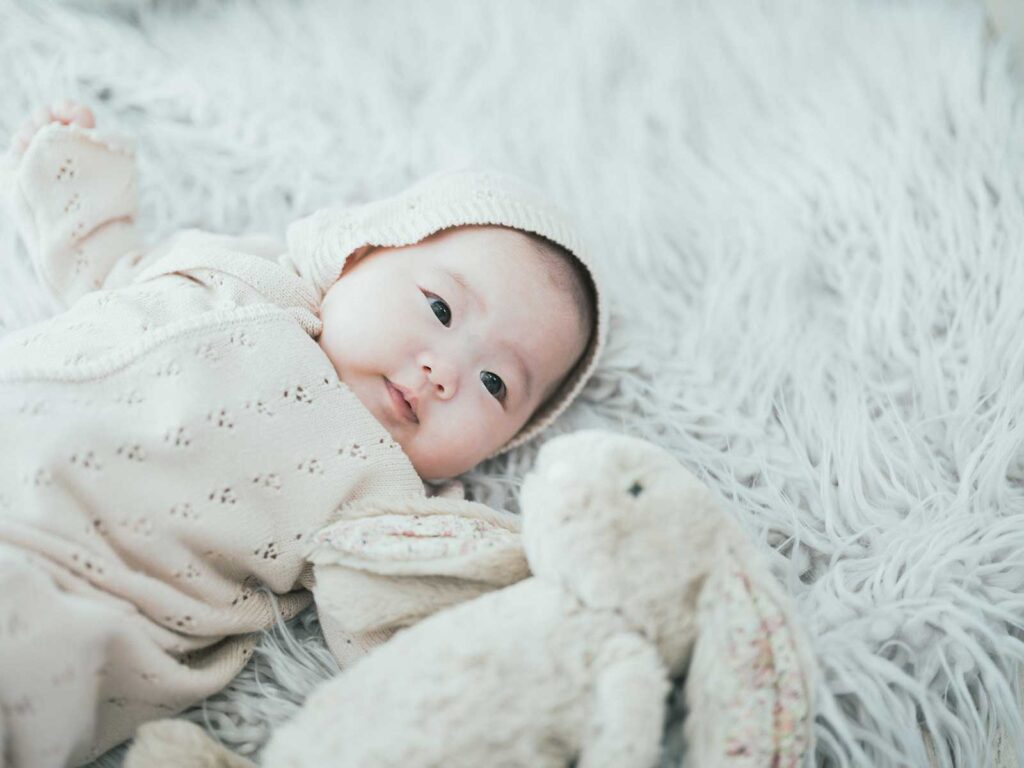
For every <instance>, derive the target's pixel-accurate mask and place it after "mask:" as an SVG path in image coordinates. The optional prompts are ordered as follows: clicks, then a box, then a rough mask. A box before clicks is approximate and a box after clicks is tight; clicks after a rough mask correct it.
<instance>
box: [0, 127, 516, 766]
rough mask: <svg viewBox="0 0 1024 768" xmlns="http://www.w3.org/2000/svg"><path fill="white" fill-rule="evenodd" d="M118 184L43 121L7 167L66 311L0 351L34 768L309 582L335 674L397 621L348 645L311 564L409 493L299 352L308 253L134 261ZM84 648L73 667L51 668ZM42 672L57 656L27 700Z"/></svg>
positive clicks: (0, 687)
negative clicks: (60, 711)
mask: <svg viewBox="0 0 1024 768" xmlns="http://www.w3.org/2000/svg"><path fill="white" fill-rule="evenodd" d="M134 185H135V168H134V158H133V153H132V151H131V149H130V147H127V146H126V145H124V144H117V143H115V142H111V141H109V140H105V139H103V138H102V137H101V136H100V135H99V134H97V133H96V132H95V131H91V130H84V129H80V128H77V127H74V126H63V125H58V124H52V125H50V126H47V127H46V128H44V129H43V130H42V131H40V132H39V134H37V135H36V137H35V138H34V140H33V142H32V144H31V145H30V147H29V149H28V151H27V153H26V154H25V156H24V157H22V158H21V160H20V163H19V165H18V166H17V168H15V169H14V173H13V175H12V176H11V183H10V190H9V191H10V194H11V196H12V200H13V203H14V210H15V214H16V216H17V219H18V222H19V225H20V227H21V229H22V232H23V235H24V237H25V238H26V240H27V241H28V243H29V246H30V250H31V251H32V254H33V258H34V263H35V266H36V268H37V271H38V272H39V276H40V278H41V279H42V280H43V281H44V282H45V283H46V284H47V285H48V286H49V287H50V288H51V290H52V291H53V292H54V293H55V294H56V295H57V296H58V297H60V298H61V299H63V300H64V301H66V302H67V303H68V304H69V305H70V307H69V309H68V310H67V311H65V312H63V313H62V314H60V315H58V316H56V317H54V318H52V319H50V320H48V321H46V322H43V323H40V324H37V325H33V326H30V327H27V328H24V329H20V330H18V331H14V332H12V333H10V334H8V335H7V336H5V337H3V338H0V424H2V425H3V429H2V430H0V591H2V592H4V593H6V596H5V597H0V703H3V704H4V710H5V711H6V712H7V713H8V717H9V718H14V719H17V718H18V717H24V718H25V719H26V720H25V723H22V726H23V727H22V730H21V733H22V737H21V738H22V741H21V742H20V743H19V742H17V741H16V740H15V741H12V742H11V743H12V744H14V746H15V747H17V749H16V750H15V752H14V755H15V757H14V761H13V765H19V764H21V765H29V764H31V765H43V764H44V761H43V758H42V757H40V756H41V755H44V754H50V753H47V752H46V750H47V749H49V750H50V752H52V753H56V752H57V751H59V750H60V749H65V750H66V751H65V753H62V754H60V755H58V757H57V758H56V759H54V758H53V757H52V755H51V756H50V757H47V758H46V759H47V760H53V762H49V763H46V764H53V765H57V764H79V763H81V762H84V761H87V760H89V759H91V758H93V757H94V756H95V755H98V754H100V753H101V752H103V751H105V750H106V749H108V748H110V747H111V746H114V745H116V744H117V743H119V742H121V741H123V740H124V739H126V738H128V737H130V736H131V735H132V733H133V732H134V729H135V727H136V726H137V725H138V724H139V723H141V722H143V721H145V720H148V719H152V718H155V717H165V716H167V715H169V714H173V713H175V712H178V711H181V710H182V709H184V708H186V707H187V706H189V705H191V704H193V703H195V702H197V701H199V700H200V699H202V698H204V697H205V696H208V695H210V694H212V693H214V692H216V691H217V690H219V689H221V688H223V687H224V686H225V685H226V684H227V683H228V682H229V681H230V680H231V679H232V678H233V677H234V676H235V675H236V674H237V673H238V671H239V670H240V669H241V668H242V666H243V665H244V664H245V662H246V659H247V658H248V656H249V654H250V653H251V651H252V648H253V647H254V645H255V644H256V642H257V640H258V634H256V633H258V631H259V630H261V629H264V628H267V627H269V626H270V625H272V624H273V622H274V606H273V603H274V601H275V597H274V596H272V595H271V593H274V595H276V601H277V604H278V605H279V607H280V610H281V611H282V613H283V614H284V616H285V618H287V617H290V616H292V615H294V614H296V613H297V612H298V611H300V610H301V609H303V608H304V607H306V606H307V605H308V604H309V603H310V601H311V599H312V597H311V594H310V592H309V591H307V590H312V592H313V595H314V596H315V598H316V600H317V603H318V605H319V604H321V602H327V603H329V604H330V605H331V608H332V610H333V611H335V612H336V613H335V615H334V616H333V618H332V617H331V616H325V615H324V613H323V611H321V623H322V625H323V626H324V629H325V633H326V634H327V640H328V645H329V646H330V648H331V650H332V652H333V653H334V654H335V656H336V657H337V658H338V659H339V662H341V663H342V665H345V664H347V663H349V662H350V661H351V660H352V658H353V657H355V656H357V655H359V654H360V653H363V652H365V651H366V650H367V649H368V648H369V647H372V646H373V645H374V644H375V643H378V642H380V641H381V640H383V639H385V638H386V637H388V636H389V634H390V632H391V631H393V630H394V627H395V626H399V625H401V624H402V623H403V614H402V611H398V612H397V613H395V614H394V615H391V616H390V618H389V622H390V623H389V622H378V624H376V625H374V626H369V625H366V626H363V627H362V628H363V629H366V630H368V631H367V632H365V633H363V634H362V635H360V636H359V637H358V638H356V640H355V644H353V638H354V637H355V636H354V635H353V634H352V633H351V632H346V631H343V630H344V627H345V626H346V620H345V616H344V612H345V610H346V604H345V603H344V602H339V599H338V595H340V594H343V593H344V589H342V588H341V587H339V585H338V583H337V582H338V573H337V572H334V573H333V574H332V578H331V579H330V580H326V579H325V580H322V581H324V582H327V583H331V584H332V589H335V592H334V595H333V598H332V597H331V596H326V598H325V597H324V596H323V595H322V594H321V593H320V592H319V591H318V581H317V578H316V577H315V574H314V572H313V570H312V568H313V566H311V564H310V563H309V562H308V561H307V560H306V559H305V556H304V553H305V552H306V551H307V543H308V541H309V540H310V538H311V536H312V535H313V534H314V533H316V532H317V531H318V530H320V529H321V528H323V527H324V526H325V525H327V524H328V523H330V522H331V521H332V520H335V519H337V518H338V517H339V516H340V515H341V514H342V513H343V510H344V509H345V508H346V507H347V506H350V505H352V504H353V503H354V502H357V501H359V502H362V503H363V505H364V506H363V509H364V510H365V509H366V502H367V500H369V501H370V502H371V503H370V507H371V508H375V509H377V510H378V511H381V512H384V511H387V510H389V509H396V508H400V507H402V504H403V501H402V500H408V499H420V500H424V499H425V498H426V494H425V489H424V484H423V482H422V481H421V479H420V478H419V477H418V476H417V474H416V472H415V471H414V469H413V467H412V465H411V463H410V462H409V460H408V458H407V457H406V456H405V454H404V453H403V452H402V451H401V449H400V447H399V446H398V445H397V444H396V443H395V442H394V441H393V440H392V439H391V437H390V435H389V434H388V432H387V431H386V430H385V429H384V427H383V426H382V425H380V424H379V423H378V422H377V421H375V420H374V418H373V417H372V416H371V414H370V412H369V411H368V410H367V409H366V408H365V407H364V406H363V405H362V404H361V403H360V402H359V401H358V400H357V399H356V397H355V396H354V395H353V394H352V392H351V391H350V390H349V389H348V388H347V387H346V386H345V384H344V383H343V382H341V381H340V380H339V379H338V377H337V375H336V373H335V371H334V369H333V367H332V365H331V364H330V361H329V360H328V359H327V357H326V355H325V354H324V353H323V352H322V350H321V349H320V347H319V346H318V344H317V343H316V341H315V337H316V336H317V335H318V334H319V333H320V329H321V325H320V321H319V319H318V316H317V307H318V303H317V302H318V297H317V296H316V295H315V294H314V293H313V292H312V291H311V290H310V288H309V285H308V283H306V282H304V281H303V280H302V279H301V278H300V276H299V271H300V269H298V268H294V265H298V266H299V267H301V265H302V264H303V261H304V257H305V254H303V253H301V252H295V250H291V251H289V253H288V254H287V258H282V259H276V257H277V256H279V255H280V254H282V253H283V252H284V251H285V247H284V246H283V245H281V244H279V243H276V242H275V241H273V240H272V239H271V238H267V237H262V236H260V237H249V238H246V237H243V238H232V237H225V236H219V235H213V234H209V233H205V232H201V231H198V230H189V231H186V232H183V233H181V234H179V235H178V236H175V237H174V238H172V239H171V240H169V241H167V242H166V243H163V244H161V245H159V246H157V247H155V248H150V249H146V248H143V247H142V246H141V243H140V240H139V237H138V234H137V232H136V230H135V224H134V219H135V213H136V212H135V195H134ZM97 289H99V290H97ZM438 501H439V502H440V501H441V500H440V499H439V500H438ZM445 503H447V504H448V506H447V507H446V508H447V509H448V510H456V511H457V510H459V509H460V507H459V505H463V507H464V508H465V509H467V510H469V508H471V507H474V506H475V507H479V506H481V505H473V503H472V502H468V501H462V500H445ZM473 512H474V514H476V515H479V512H480V510H479V509H475V510H473ZM491 516H492V518H493V519H494V520H497V521H499V523H500V524H501V525H503V526H504V527H506V528H507V529H508V530H510V531H514V532H518V521H517V520H516V519H515V516H513V515H510V514H509V513H504V512H501V511H500V510H496V511H491ZM42 573H46V574H48V575H49V578H48V579H46V580H41V579H40V578H39V577H38V575H39V574H42ZM525 574H526V571H525V569H522V570H521V572H518V573H513V574H506V575H507V578H506V576H499V577H497V578H496V579H495V581H496V582H501V581H502V580H503V579H504V581H505V583H508V582H510V581H513V580H515V579H517V578H522V577H523V576H524V575H525ZM11 586H15V587H16V589H8V587H11ZM368 586H369V585H368ZM494 586H497V584H496V583H495V584H492V585H491V586H488V587H484V586H483V584H482V582H481V583H480V584H479V588H478V589H477V592H478V591H480V590H482V589H484V588H493V587H494ZM471 593H472V591H470V592H466V593H464V594H463V598H464V597H467V596H470V595H471ZM374 594H375V599H377V600H378V601H379V600H381V597H382V595H383V596H384V597H385V598H386V593H382V592H381V591H380V588H379V585H378V587H377V589H376V591H375V592H374ZM72 598H73V599H74V602H73V603H72V602H69V601H71V600H72ZM321 607H322V606H321ZM404 610H405V614H404V617H405V618H404V623H408V622H409V617H410V616H414V615H415V614H416V611H415V610H409V609H408V607H406V608H405V609H404ZM117 617H120V618H119V619H118V618H117ZM105 622H106V623H105ZM108 624H109V625H110V630H109V632H108V631H107V630H106V629H104V630H102V631H100V627H101V626H107V625H108ZM13 626H20V627H21V628H22V631H21V632H20V633H18V632H6V633H5V631H4V629H3V628H10V627H13ZM57 630H59V631H57ZM55 631H56V634H53V633H54V632H55ZM47 632H51V634H50V635H48V634H47ZM87 647H88V648H92V649H93V650H94V651H95V654H94V656H90V657H89V658H90V659H91V661H89V662H88V663H86V662H80V663H75V664H71V665H69V667H68V669H67V670H66V671H65V670H62V669H61V668H57V667H53V666H52V664H53V659H54V658H57V657H64V656H65V655H67V654H70V649H82V648H87ZM83 652H84V651H83ZM67 658H72V656H71V655H67ZM90 664H92V665H93V666H92V667H90V666H89V665H90ZM36 665H51V667H50V668H48V669H46V675H45V687H46V690H45V691H43V692H41V691H40V690H39V689H40V686H41V685H42V682H43V677H44V676H43V675H42V674H41V673H38V674H34V676H33V674H30V673H29V672H28V671H26V670H35V671H36V672H38V669H39V668H38V667H37V666H36ZM65 672H66V674H65ZM19 675H20V676H19ZM83 675H95V676H97V677H98V678H99V679H101V683H100V684H98V687H96V688H95V690H92V689H89V691H91V692H88V691H87V692H86V693H84V694H81V695H82V696H83V697H85V698H91V697H93V696H98V697H99V698H98V699H97V700H96V701H84V702H79V705H78V706H77V707H75V708H71V709H69V710H68V715H67V716H68V717H69V718H71V719H72V720H74V721H76V723H77V725H76V727H78V728H80V730H81V731H82V733H84V734H86V736H84V737H82V738H79V739H78V741H77V742H75V743H74V744H72V745H70V746H62V745H59V744H53V745H49V746H47V745H45V744H44V745H43V746H39V745H35V746H33V745H29V744H27V743H26V738H27V737H25V736H24V733H26V732H30V731H31V730H32V728H35V729H36V731H40V732H41V731H42V730H52V729H53V728H63V727H70V725H69V724H68V723H59V724H58V723H54V722H46V721H41V722H36V723H35V724H33V723H32V721H31V718H32V717H33V712H35V713H36V716H38V711H39V710H40V707H39V704H40V702H41V699H40V698H39V697H44V696H45V697H46V698H47V699H48V700H52V701H58V700H62V699H73V696H72V694H75V695H79V694H77V693H76V692H77V691H79V690H80V684H81V681H80V680H79V679H77V678H78V677H80V676H83ZM62 689H64V690H63V691H62ZM4 697H6V698H4ZM34 697H35V698H34ZM19 702H20V705H21V706H20V708H19ZM93 705H95V713H93V711H92V708H93ZM43 709H45V708H43ZM48 716H49V717H51V718H52V717H56V715H53V714H52V713H51V714H50V715H48ZM83 718H85V720H82V719H83ZM90 718H91V719H90ZM78 721H81V722H78ZM3 730H4V726H3V725H2V724H0V744H2V743H3ZM6 730H7V731H8V734H9V739H10V734H11V733H14V734H15V735H16V736H17V733H18V732H19V731H18V727H17V723H15V722H14V721H13V720H10V719H9V720H8V722H7V726H6ZM47 738H49V737H47ZM8 749H11V747H10V746H9V747H8ZM17 750H21V751H20V752H18V751H17ZM32 750H36V751H32ZM67 750H70V751H67ZM19 755H20V756H21V759H20V762H19V758H18V756H19Z"/></svg>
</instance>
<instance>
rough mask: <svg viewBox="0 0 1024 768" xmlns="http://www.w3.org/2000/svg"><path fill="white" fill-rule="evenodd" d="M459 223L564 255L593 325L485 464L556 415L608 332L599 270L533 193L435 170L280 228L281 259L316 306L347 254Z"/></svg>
mask: <svg viewBox="0 0 1024 768" xmlns="http://www.w3.org/2000/svg"><path fill="white" fill-rule="evenodd" d="M464 224H480V225H483V224H499V225H502V226H506V227H513V228H515V229H520V230H526V231H529V232H535V233H537V234H539V235H543V236H544V237H546V238H548V239H549V240H552V241H553V242H555V243H557V244H559V245H561V246H562V247H563V248H565V249H566V250H568V251H569V252H570V253H572V254H573V255H574V256H575V257H576V258H577V259H578V260H579V261H580V263H581V264H582V265H583V266H584V267H585V268H586V270H587V272H588V273H589V274H590V277H591V279H592V280H593V284H594V289H595V292H596V296H595V297H594V299H595V301H594V306H595V313H594V325H593V328H592V333H591V336H590V342H589V344H588V345H587V348H586V349H585V350H584V352H583V355H582V357H581V358H580V360H579V362H578V363H577V364H576V366H575V367H574V368H573V369H572V370H571V371H570V372H569V374H568V376H566V378H565V380H564V381H563V382H562V385H561V386H560V387H559V389H558V390H557V391H556V392H555V394H554V395H553V396H552V397H551V398H549V400H548V401H547V403H546V404H545V405H542V406H541V407H540V408H539V409H538V410H537V412H536V413H534V414H533V416H532V417H531V418H530V420H529V421H528V422H527V423H526V424H524V425H523V428H522V429H520V430H519V432H518V433H516V435H515V436H514V437H513V438H512V439H511V440H509V441H508V442H507V443H505V444H504V445H503V446H502V447H501V448H499V449H498V450H496V451H495V452H494V453H492V454H491V455H490V456H488V457H487V458H493V457H494V456H500V455H501V454H503V453H506V452H507V451H510V450H512V449H513V448H516V447H517V446H519V445H522V444H523V443H525V442H526V441H527V440H530V439H531V438H532V437H534V436H535V435H537V434H538V433H540V432H541V431H542V430H543V429H544V428H545V427H547V426H548V425H549V424H550V423H551V422H552V421H554V420H555V418H556V417H557V416H558V415H559V414H560V413H561V412H562V411H564V410H565V409H566V408H567V407H568V406H569V404H570V403H571V402H572V401H573V400H574V399H575V398H576V395H577V394H578V393H579V391H580V390H581V389H582V388H583V386H584V384H586V382H587V379H589V378H590V376H591V375H592V374H593V372H594V369H595V368H596V366H597V361H598V358H599V357H600V355H601V352H602V351H603V349H604V346H605V341H606V337H607V329H608V307H607V297H606V295H605V293H604V292H603V291H602V282H603V281H602V279H601V275H600V274H599V269H598V268H597V267H596V265H595V263H594V262H593V260H592V259H591V257H590V255H589V253H588V252H587V250H586V248H585V247H584V244H583V242H582V240H581V238H580V237H579V235H578V233H577V232H576V230H575V229H574V227H573V226H572V224H571V223H570V221H569V217H568V215H567V214H566V213H565V212H564V211H563V210H561V209H560V208H558V207H557V206H555V205H554V204H552V203H551V202H550V201H549V200H547V199H545V197H544V195H543V194H542V193H541V192H540V190H538V189H537V188H536V187H534V186H532V185H530V184H527V183H526V182H524V181H522V180H521V179H518V178H515V177H511V176H507V175H503V174H499V173H495V172H493V171H480V170H458V171H443V172H441V173H436V174H434V175H432V176H428V177H427V178H425V179H423V180H421V181H419V182H417V183H416V184H414V185H413V186H411V187H409V188H408V189H406V190H405V191H404V192H402V193H400V194H398V195H395V196H393V197H388V198H385V199H383V200H376V201H374V202H371V203H367V204H365V205H360V206H355V207H347V208H344V207H331V208H322V209H320V210H318V211H316V212H315V213H313V214H311V215H310V216H307V217H306V218H304V219H300V220H298V221H296V222H294V223H293V224H291V225H290V226H289V227H288V232H287V239H288V253H294V254H303V257H304V258H303V261H302V263H301V264H300V263H298V261H296V260H292V259H291V258H290V257H289V256H288V254H285V255H284V256H282V257H281V259H280V263H281V264H282V265H284V266H288V267H289V268H291V269H292V270H294V271H295V272H296V274H298V275H299V276H300V277H301V278H303V279H304V280H305V281H307V283H309V284H310V285H311V287H312V288H313V290H314V292H315V295H316V300H317V303H318V305H319V302H320V301H322V300H323V297H324V294H325V293H326V292H327V290H328V289H329V288H330V287H331V286H332V285H333V284H334V283H335V281H336V280H337V279H338V277H339V276H340V275H341V271H342V268H343V267H344V266H345V262H346V261H347V260H348V258H349V256H351V255H352V254H353V253H354V252H356V251H359V250H361V249H363V248H364V247H366V246H371V247H373V246H379V247H399V246H403V245H412V244H414V243H418V242H419V241H420V240H423V239H424V238H426V237H429V236H430V235H432V234H433V233H435V232H437V231H439V230H442V229H446V228H448V227H454V226H459V225H464Z"/></svg>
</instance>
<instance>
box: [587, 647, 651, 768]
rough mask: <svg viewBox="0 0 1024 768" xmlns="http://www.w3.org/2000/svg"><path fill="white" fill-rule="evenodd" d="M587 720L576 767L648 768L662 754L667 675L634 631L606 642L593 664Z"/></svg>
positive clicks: (649, 648)
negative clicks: (588, 718)
mask: <svg viewBox="0 0 1024 768" xmlns="http://www.w3.org/2000/svg"><path fill="white" fill-rule="evenodd" d="M594 666H595V669H597V670H599V672H598V676H597V680H596V682H595V685H594V690H593V694H592V695H593V699H592V702H591V708H590V712H591V714H590V720H589V721H588V722H587V724H586V726H585V728H584V734H583V743H582V745H581V748H580V755H579V762H578V763H577V768H651V766H654V765H656V764H657V762H658V757H659V756H660V754H661V737H662V730H663V728H664V720H665V699H666V697H667V696H668V693H669V690H670V689H671V684H670V683H669V673H668V669H667V668H666V667H665V664H664V663H663V662H662V660H661V657H660V656H659V655H658V652H657V649H656V648H655V647H654V645H653V644H652V643H650V642H649V641H648V640H646V639H645V638H643V637H641V636H640V635H638V634H635V633H622V634H618V635H615V636H613V637H611V638H609V639H608V641H607V642H606V643H605V644H604V645H603V646H602V648H601V650H600V652H599V653H598V655H597V659H596V661H595V664H594Z"/></svg>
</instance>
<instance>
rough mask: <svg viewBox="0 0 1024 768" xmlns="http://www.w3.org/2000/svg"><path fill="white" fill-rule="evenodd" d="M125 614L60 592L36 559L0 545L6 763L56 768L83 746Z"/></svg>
mask: <svg viewBox="0 0 1024 768" xmlns="http://www.w3.org/2000/svg"><path fill="white" fill-rule="evenodd" d="M125 619H126V616H125V614H124V612H123V611H119V610H116V609H115V608H114V607H113V606H112V605H110V604H104V603H101V602H97V601H94V600H90V599H88V598H86V597H83V596H81V595H77V594H74V593H71V592H64V591H62V590H61V589H59V588H58V586H57V584H56V583H55V582H54V580H53V578H52V577H51V576H50V574H49V573H47V572H46V570H45V569H44V568H43V567H41V566H40V564H39V563H38V562H37V561H36V558H33V557H32V556H30V555H27V554H26V553H24V552H21V551H19V550H17V549H15V548H13V547H9V546H6V545H3V544H0V730H2V732H3V733H4V738H3V745H4V751H3V765H4V766H5V768H30V767H32V768H60V767H61V766H66V765H72V764H73V760H74V757H75V756H76V755H77V756H81V755H83V754H84V753H86V752H87V751H88V750H89V747H90V745H91V742H92V738H93V731H94V728H95V724H96V704H97V702H98V701H100V700H101V698H102V697H103V696H104V695H105V694H106V691H105V688H104V677H103V676H104V669H103V668H104V664H105V662H106V657H107V653H108V649H109V648H111V647H112V646H113V645H114V644H115V642H116V636H117V635H118V634H119V633H120V632H123V631H125V630H126V627H125V626H124V625H125V624H126V622H125ZM119 626H120V628H119Z"/></svg>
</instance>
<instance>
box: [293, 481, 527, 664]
mask: <svg viewBox="0 0 1024 768" xmlns="http://www.w3.org/2000/svg"><path fill="white" fill-rule="evenodd" d="M340 515H341V518H340V519H339V520H338V521H336V522H334V523H331V524H330V525H328V526H327V527H326V528H324V529H322V530H321V531H319V532H318V533H317V534H315V535H314V536H313V539H312V543H311V549H310V550H309V551H308V552H307V555H306V557H307V559H308V560H309V561H310V562H312V563H313V580H314V585H313V586H312V587H311V588H312V590H313V595H314V598H315V599H316V604H317V610H318V613H319V615H320V623H321V626H322V627H323V629H324V635H325V636H326V639H327V644H328V646H329V647H330V649H331V651H332V653H333V654H334V656H335V658H337V659H338V661H339V663H341V665H342V666H346V665H347V664H349V663H351V662H352V661H354V660H355V659H357V658H358V657H359V656H361V655H363V654H365V653H366V652H368V651H369V650H372V648H373V647H374V646H376V645H379V644H380V643H382V642H384V641H386V640H387V639H388V638H389V637H390V636H391V635H392V634H393V633H394V632H395V631H397V630H398V629H401V628H402V627H406V626H409V625H411V624H414V623H415V622H417V621H419V620H420V619H423V618H425V617H426V616H429V615H430V614H432V613H435V612H437V611H439V610H441V609H442V608H445V607H447V606H450V605H454V604H456V603H461V602H464V601H466V600H469V599H472V598H474V597H477V596H478V595H481V594H483V593H484V592H488V591H490V590H493V589H497V588H499V587H503V586H507V585H509V584H512V583H514V582H516V581H519V580H520V579H523V578H526V577H527V576H529V575H530V569H529V565H528V564H527V561H526V556H525V554H524V553H523V549H522V545H521V542H520V534H519V531H520V520H519V517H518V516H517V515H514V514H512V513H510V512H506V511H504V510H497V509H492V508H491V507H488V506H486V505H484V504H479V503H476V502H472V501H465V500H463V499H459V498H448V497H441V496H435V497H430V498H412V497H409V498H406V497H401V498H367V499H362V500H360V501H358V502H354V503H352V504H349V505H346V506H344V507H343V508H342V509H341V510H340Z"/></svg>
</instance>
